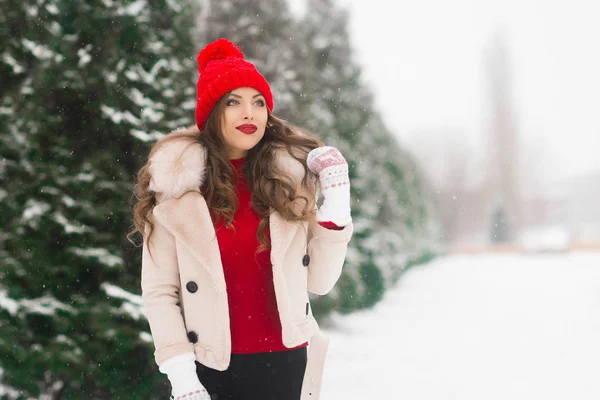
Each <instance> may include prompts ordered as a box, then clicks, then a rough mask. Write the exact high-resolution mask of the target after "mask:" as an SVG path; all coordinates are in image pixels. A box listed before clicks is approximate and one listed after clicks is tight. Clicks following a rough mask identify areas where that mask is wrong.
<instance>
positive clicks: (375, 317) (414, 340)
mask: <svg viewBox="0 0 600 400" xmlns="http://www.w3.org/2000/svg"><path fill="white" fill-rule="evenodd" d="M323 330H324V332H325V333H326V334H327V335H328V336H329V338H330V340H331V343H330V350H329V354H328V358H327V363H326V369H325V378H324V383H323V392H322V398H323V399H324V400H355V399H356V400H358V399H361V400H362V399H403V400H404V399H406V400H446V399H452V400H454V399H456V400H496V399H498V400H509V399H510V400H517V399H519V400H520V399H523V400H537V399H540V400H541V399H543V400H558V399H561V400H562V399H565V400H566V399H569V400H571V399H577V400H587V399H589V400H592V399H593V400H597V399H600V253H574V254H566V255H516V254H515V255H477V256H450V257H446V258H443V259H439V260H436V261H434V262H432V263H430V264H428V265H425V266H420V267H415V268H413V269H411V270H409V271H407V272H406V274H405V275H404V276H403V277H402V278H401V279H400V281H399V282H398V285H397V286H396V287H395V288H394V289H392V290H390V291H388V293H387V294H386V296H385V298H384V300H383V301H382V302H381V303H380V304H379V305H378V306H376V307H375V308H374V309H373V310H370V311H366V312H360V313H357V314H353V315H350V316H345V317H337V318H336V319H335V324H334V326H332V327H329V328H323Z"/></svg>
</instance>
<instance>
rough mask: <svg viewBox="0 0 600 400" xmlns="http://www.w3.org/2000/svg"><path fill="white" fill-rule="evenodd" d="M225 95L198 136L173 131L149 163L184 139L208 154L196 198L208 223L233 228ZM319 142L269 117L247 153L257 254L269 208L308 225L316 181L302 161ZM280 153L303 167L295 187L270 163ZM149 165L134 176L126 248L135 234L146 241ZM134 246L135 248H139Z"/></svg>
mask: <svg viewBox="0 0 600 400" xmlns="http://www.w3.org/2000/svg"><path fill="white" fill-rule="evenodd" d="M228 94H229V93H226V94H225V95H224V96H222V97H221V99H220V100H219V101H218V102H217V104H216V105H215V107H214V108H213V110H212V112H211V114H210V115H209V117H208V119H207V121H206V124H205V126H204V128H203V129H202V131H198V129H194V127H192V128H190V129H185V130H181V131H175V132H172V133H170V134H169V135H166V136H164V137H163V138H161V139H159V140H158V142H157V143H156V144H155V145H154V147H153V148H152V150H151V151H150V154H149V155H148V160H149V159H150V158H151V157H152V156H153V155H154V153H156V151H157V150H158V148H159V147H161V146H162V145H164V144H165V143H168V142H170V141H172V140H179V139H188V140H189V141H190V144H192V143H194V142H198V143H200V144H201V145H202V146H204V147H205V148H206V150H207V152H206V153H207V157H206V171H207V173H206V175H205V179H204V182H203V184H202V186H201V187H200V192H201V193H202V195H203V196H204V198H205V200H206V203H207V205H208V209H209V210H210V214H211V217H212V219H213V223H215V224H216V223H217V222H219V221H223V223H224V225H225V226H227V227H233V224H232V222H233V217H234V215H235V213H236V211H237V209H238V204H237V199H236V195H235V175H234V173H235V172H234V169H233V166H232V164H231V162H230V161H229V157H228V154H227V151H226V147H225V141H224V138H223V134H222V115H223V111H224V109H225V104H226V102H227V96H228ZM320 146H323V142H322V141H321V140H319V139H318V138H316V137H315V136H314V135H312V134H311V133H309V132H308V131H306V130H304V129H302V128H299V127H297V126H294V125H292V124H289V123H288V122H287V121H285V120H283V119H281V118H278V117H276V116H274V115H273V114H271V113H270V112H269V115H268V119H267V126H266V129H265V134H264V136H263V138H262V139H261V140H260V142H259V143H258V144H257V145H256V146H254V147H253V148H252V149H250V150H249V151H248V154H247V156H246V162H245V164H244V175H245V177H246V180H247V182H248V184H249V186H250V188H251V193H252V194H251V204H252V208H253V209H254V211H255V212H256V213H257V215H259V216H260V218H261V220H260V223H259V226H258V230H257V233H256V237H257V239H258V241H259V243H260V245H259V248H258V249H257V252H260V251H263V250H266V249H268V248H270V243H269V239H268V237H267V235H266V232H265V229H266V228H267V227H268V226H269V212H270V209H271V208H273V209H274V210H275V211H277V212H279V213H280V214H281V215H282V216H283V217H284V218H285V219H287V220H288V221H308V220H309V219H310V217H311V214H312V213H313V211H314V207H315V205H316V192H315V190H316V186H315V182H316V176H315V175H314V174H313V173H312V172H311V171H310V170H309V169H308V167H307V165H306V156H307V155H308V153H309V152H310V151H311V150H312V149H314V148H317V147H320ZM277 149H285V150H287V152H288V154H289V155H290V156H292V157H293V158H295V159H296V160H297V161H299V162H300V163H301V164H302V166H303V167H304V172H305V173H304V178H303V179H302V181H301V182H300V185H299V186H298V185H297V182H296V181H295V180H294V179H293V178H292V176H290V175H289V174H288V173H286V172H285V171H283V170H282V169H281V168H280V167H279V166H278V165H277V163H276V162H275V150H277ZM149 184H150V169H149V162H147V163H146V165H144V166H143V167H142V168H141V169H140V171H139V172H138V174H137V182H136V184H135V186H134V193H133V194H134V196H135V198H136V199H137V203H136V204H135V206H134V207H133V220H134V229H133V230H132V231H131V232H129V233H128V234H127V238H128V239H129V241H130V242H132V243H134V244H136V243H135V242H134V241H133V240H132V238H133V236H134V235H135V234H136V233H138V232H139V233H140V234H142V236H144V238H145V239H146V240H147V241H149V240H150V237H151V236H152V230H153V227H154V226H153V224H152V222H151V221H150V218H149V217H150V215H151V212H152V209H153V208H154V206H155V205H156V204H157V198H156V194H155V193H154V192H153V191H151V190H149V189H148V187H149ZM138 246H139V244H138Z"/></svg>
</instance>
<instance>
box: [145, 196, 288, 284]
mask: <svg viewBox="0 0 600 400" xmlns="http://www.w3.org/2000/svg"><path fill="white" fill-rule="evenodd" d="M153 213H154V216H155V217H156V218H157V219H158V221H159V222H160V223H161V224H163V225H164V226H165V227H166V228H167V229H168V230H169V231H170V232H171V233H172V234H173V235H174V236H175V237H176V238H177V239H179V240H180V241H181V242H182V243H183V244H184V245H185V247H186V248H187V249H188V250H189V251H190V252H191V253H192V254H193V255H194V257H195V258H196V259H197V260H198V261H199V262H200V263H201V264H202V266H203V267H204V268H205V269H206V270H207V271H208V272H209V273H210V274H211V276H212V277H213V279H214V280H215V281H217V282H220V281H221V279H220V277H222V273H223V265H222V263H221V254H220V250H219V244H218V241H217V237H216V234H215V228H214V226H213V223H212V219H211V217H210V213H209V211H208V206H207V204H206V200H205V199H204V197H203V196H202V195H201V194H200V193H199V192H197V191H192V192H188V193H186V194H184V195H183V196H181V197H180V198H177V199H175V198H171V199H168V200H165V201H163V202H162V203H160V204H159V205H157V206H156V207H154V211H153ZM299 226H300V223H299V222H290V221H287V220H286V219H285V218H283V217H282V216H281V215H280V214H279V213H278V212H277V211H274V210H273V209H271V214H270V218H269V230H270V235H271V263H272V264H273V265H280V264H281V262H282V260H283V257H284V255H285V253H286V251H287V249H288V247H289V246H290V244H291V243H292V240H293V239H294V235H295V234H296V231H297V229H298V227H299Z"/></svg>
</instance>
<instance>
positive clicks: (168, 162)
mask: <svg viewBox="0 0 600 400" xmlns="http://www.w3.org/2000/svg"><path fill="white" fill-rule="evenodd" d="M194 129H196V130H197V128H195V126H193V127H189V128H180V129H177V130H175V131H173V132H171V134H176V133H180V132H182V131H192V130H194ZM206 153H207V151H206V148H205V147H204V146H202V145H201V144H200V143H198V142H194V141H190V140H189V139H185V138H181V139H176V140H171V141H169V142H167V143H166V144H164V145H160V147H159V148H158V149H157V150H156V152H155V153H154V154H153V155H152V157H151V158H150V161H149V164H150V167H149V169H150V185H149V190H152V191H154V192H155V193H160V194H161V196H160V197H161V198H162V200H166V199H168V198H178V197H181V195H183V194H184V193H185V192H188V191H190V190H196V191H198V190H199V188H200V186H201V185H202V183H203V182H204V179H205V174H206ZM275 163H276V165H277V166H278V167H279V168H280V169H281V170H282V171H283V172H286V173H288V174H290V175H291V176H292V177H293V178H294V180H296V182H297V183H298V184H300V182H301V180H302V178H303V177H304V166H303V165H302V164H301V163H300V162H298V161H297V160H296V159H295V158H293V157H292V156H290V155H289V154H288V152H287V150H285V149H277V150H275ZM315 183H316V182H315Z"/></svg>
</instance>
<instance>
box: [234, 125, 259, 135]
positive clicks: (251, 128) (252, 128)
mask: <svg viewBox="0 0 600 400" xmlns="http://www.w3.org/2000/svg"><path fill="white" fill-rule="evenodd" d="M236 129H237V130H238V131H240V132H243V133H245V134H246V135H252V134H253V133H254V132H256V130H257V129H258V128H257V127H256V125H254V124H244V125H240V126H237V127H236Z"/></svg>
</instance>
